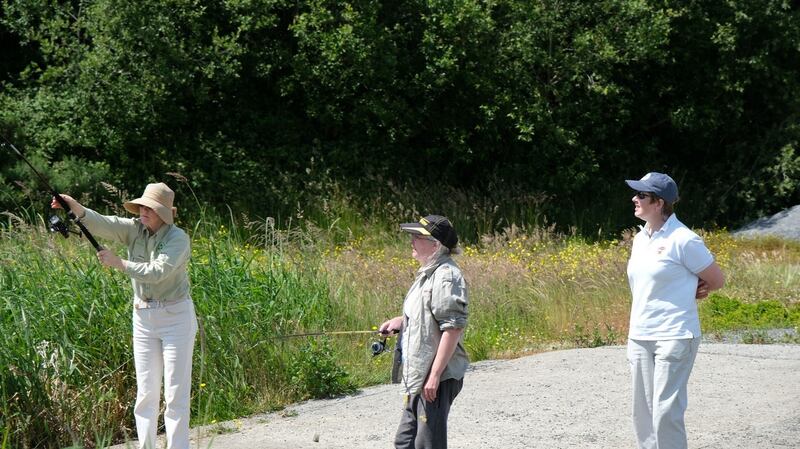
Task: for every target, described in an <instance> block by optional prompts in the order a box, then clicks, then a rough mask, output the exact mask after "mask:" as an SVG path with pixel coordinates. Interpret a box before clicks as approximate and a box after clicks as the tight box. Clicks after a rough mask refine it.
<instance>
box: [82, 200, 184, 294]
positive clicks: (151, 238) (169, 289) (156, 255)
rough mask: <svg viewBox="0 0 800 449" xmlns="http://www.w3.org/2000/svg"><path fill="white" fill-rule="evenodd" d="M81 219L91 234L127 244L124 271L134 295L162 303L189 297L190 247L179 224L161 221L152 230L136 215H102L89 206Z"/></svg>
mask: <svg viewBox="0 0 800 449" xmlns="http://www.w3.org/2000/svg"><path fill="white" fill-rule="evenodd" d="M81 222H83V224H84V225H86V228H87V229H88V230H89V232H91V233H92V234H94V235H96V236H98V237H101V238H105V239H108V240H113V241H116V242H119V243H122V244H124V245H126V246H127V247H128V261H127V262H126V263H125V270H124V272H125V274H127V275H128V276H130V278H131V283H132V284H133V294H134V296H135V297H136V298H139V299H141V300H151V299H155V300H159V301H164V302H166V303H172V302H177V301H180V300H184V299H191V294H190V288H189V273H188V265H189V258H190V257H191V254H192V247H191V241H190V239H189V236H188V235H186V233H185V232H183V230H182V229H181V228H179V227H177V226H175V225H169V224H164V225H163V226H161V228H160V229H159V230H158V232H156V233H155V234H153V233H151V232H150V231H149V230H148V229H147V227H146V226H144V225H143V224H142V223H141V221H139V219H138V218H121V217H117V216H113V215H112V216H106V215H101V214H99V213H97V212H95V211H93V210H91V209H86V215H85V216H83V217H81Z"/></svg>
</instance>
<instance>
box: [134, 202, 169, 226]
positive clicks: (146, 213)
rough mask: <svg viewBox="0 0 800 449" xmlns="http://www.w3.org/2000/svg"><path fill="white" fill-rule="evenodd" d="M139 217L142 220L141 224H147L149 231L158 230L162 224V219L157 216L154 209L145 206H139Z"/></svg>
mask: <svg viewBox="0 0 800 449" xmlns="http://www.w3.org/2000/svg"><path fill="white" fill-rule="evenodd" d="M139 219H140V220H141V221H142V224H143V225H145V226H147V229H149V230H150V232H156V231H158V230H159V229H160V228H161V225H163V224H164V220H162V219H161V217H159V216H158V214H157V213H156V211H154V210H153V209H150V208H149V207H147V206H141V205H140V206H139Z"/></svg>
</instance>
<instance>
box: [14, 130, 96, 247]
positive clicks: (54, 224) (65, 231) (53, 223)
mask: <svg viewBox="0 0 800 449" xmlns="http://www.w3.org/2000/svg"><path fill="white" fill-rule="evenodd" d="M0 136H2V137H3V140H4V141H5V142H0V146H2V147H8V148H11V150H12V151H13V152H14V154H16V155H17V156H18V157H19V158H20V159H22V161H23V162H25V163H26V164H27V165H28V167H30V168H31V170H33V172H34V173H36V176H38V177H39V179H40V180H41V181H42V183H44V185H45V186H46V187H47V188H48V189H50V193H52V194H53V198H55V200H56V201H58V204H60V205H61V207H62V208H63V209H64V211H65V212H66V213H67V217H69V219H70V220H71V221H72V222H73V223H75V224H76V225H77V226H78V228H79V229H80V233H78V235H81V234H82V235H84V236H86V239H87V240H89V243H91V244H92V246H94V249H95V250H97V251H102V250H103V247H102V246H101V245H100V244H99V243H97V240H95V238H94V236H93V235H92V233H91V232H89V230H88V229H86V226H84V225H83V223H82V222H81V219H80V218H78V216H77V215H75V213H74V212H72V208H70V207H69V204H68V203H67V201H66V200H65V199H64V198H61V195H60V194H59V193H58V191H56V189H54V188H53V187H52V186H51V185H50V183H48V182H47V179H46V178H45V177H44V176H42V174H41V173H39V172H38V171H37V170H36V168H34V166H33V164H31V163H30V161H28V159H27V158H26V157H25V156H24V155H23V154H22V152H21V151H19V150H18V149H17V147H15V146H14V144H13V143H11V141H10V140H8V138H6V136H5V134H0ZM49 222H50V231H51V232H58V233H60V234H61V235H63V236H64V238H67V237H69V233H70V230H69V228H68V227H67V225H66V224H64V223H63V222H62V221H61V220H60V219H59V218H58V215H53V216H52V217H50V220H49Z"/></svg>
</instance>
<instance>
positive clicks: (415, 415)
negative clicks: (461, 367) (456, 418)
mask: <svg viewBox="0 0 800 449" xmlns="http://www.w3.org/2000/svg"><path fill="white" fill-rule="evenodd" d="M463 385H464V379H447V380H444V381H442V382H441V383H440V384H439V390H438V391H437V393H436V400H435V401H433V402H427V401H425V399H423V398H422V395H421V394H413V395H410V396H409V395H406V396H405V399H404V400H405V404H404V405H405V408H404V410H403V417H402V418H401V419H400V426H399V427H398V428H397V435H396V436H395V438H394V447H395V448H397V449H447V416H448V415H449V414H450V405H451V404H452V403H453V400H455V398H456V396H458V393H459V392H460V391H461V387H462V386H463Z"/></svg>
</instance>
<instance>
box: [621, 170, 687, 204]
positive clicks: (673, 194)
mask: <svg viewBox="0 0 800 449" xmlns="http://www.w3.org/2000/svg"><path fill="white" fill-rule="evenodd" d="M625 183H627V184H628V186H630V188H632V189H633V190H636V191H637V192H650V193H655V194H656V195H658V196H659V197H661V198H663V199H664V201H666V202H668V203H674V202H675V201H678V185H677V184H675V181H674V180H673V179H672V178H670V177H669V176H668V175H665V174H664V173H658V172H650V173H648V174H646V175H644V177H643V178H642V179H640V180H638V181H637V180H633V179H626V180H625Z"/></svg>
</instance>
